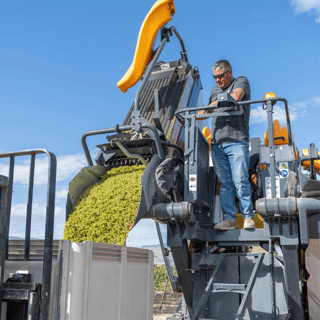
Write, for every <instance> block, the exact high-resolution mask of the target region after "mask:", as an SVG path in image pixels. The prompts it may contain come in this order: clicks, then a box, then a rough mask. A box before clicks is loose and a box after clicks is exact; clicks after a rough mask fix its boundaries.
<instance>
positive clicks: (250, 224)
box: [243, 218, 256, 229]
mask: <svg viewBox="0 0 320 320" xmlns="http://www.w3.org/2000/svg"><path fill="white" fill-rule="evenodd" d="M255 228H256V224H255V223H254V220H253V219H251V218H245V219H244V224H243V229H255Z"/></svg>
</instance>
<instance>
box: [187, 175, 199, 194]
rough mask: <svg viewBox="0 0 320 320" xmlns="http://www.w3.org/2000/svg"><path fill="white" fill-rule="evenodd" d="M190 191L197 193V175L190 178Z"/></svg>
mask: <svg viewBox="0 0 320 320" xmlns="http://www.w3.org/2000/svg"><path fill="white" fill-rule="evenodd" d="M189 191H197V175H196V174H190V176H189Z"/></svg>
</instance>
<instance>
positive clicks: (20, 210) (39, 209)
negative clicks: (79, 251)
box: [10, 203, 65, 239]
mask: <svg viewBox="0 0 320 320" xmlns="http://www.w3.org/2000/svg"><path fill="white" fill-rule="evenodd" d="M54 211H55V212H54V238H55V239H61V238H62V235H63V230H64V224H65V208H64V207H59V206H56V207H55V210H54ZM26 213H27V205H26V204H25V203H20V204H16V205H12V207H11V217H10V237H19V238H23V239H24V237H25V226H26ZM45 222H46V205H44V204H38V203H33V204H32V216H31V237H32V238H36V239H44V234H45Z"/></svg>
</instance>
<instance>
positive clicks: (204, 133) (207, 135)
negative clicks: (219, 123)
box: [202, 127, 212, 151]
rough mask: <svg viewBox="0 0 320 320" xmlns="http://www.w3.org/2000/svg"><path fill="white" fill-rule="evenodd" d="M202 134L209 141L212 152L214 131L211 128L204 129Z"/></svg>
mask: <svg viewBox="0 0 320 320" xmlns="http://www.w3.org/2000/svg"><path fill="white" fill-rule="evenodd" d="M202 134H203V135H204V136H205V138H206V139H207V140H208V142H209V144H210V151H211V134H212V131H211V129H210V128H208V127H204V128H203V129H202Z"/></svg>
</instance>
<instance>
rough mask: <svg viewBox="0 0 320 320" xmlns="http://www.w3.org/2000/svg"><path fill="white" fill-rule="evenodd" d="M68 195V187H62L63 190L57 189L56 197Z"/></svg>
mask: <svg viewBox="0 0 320 320" xmlns="http://www.w3.org/2000/svg"><path fill="white" fill-rule="evenodd" d="M67 195H68V190H67V189H62V190H57V191H56V198H58V199H61V198H62V199H64V198H67Z"/></svg>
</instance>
